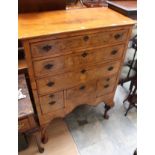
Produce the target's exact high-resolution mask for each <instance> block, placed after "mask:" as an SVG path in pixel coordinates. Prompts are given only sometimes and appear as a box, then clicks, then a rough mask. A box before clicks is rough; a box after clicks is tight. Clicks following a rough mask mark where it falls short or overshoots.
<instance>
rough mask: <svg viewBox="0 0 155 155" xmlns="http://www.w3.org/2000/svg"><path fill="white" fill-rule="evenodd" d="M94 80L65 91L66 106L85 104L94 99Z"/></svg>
mask: <svg viewBox="0 0 155 155" xmlns="http://www.w3.org/2000/svg"><path fill="white" fill-rule="evenodd" d="M95 93H96V80H95V81H90V82H87V83H82V84H80V85H78V86H76V87H74V88H71V89H68V90H67V91H66V103H67V104H87V103H90V102H92V101H94V99H95V97H96V96H95Z"/></svg>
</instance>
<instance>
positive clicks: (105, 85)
mask: <svg viewBox="0 0 155 155" xmlns="http://www.w3.org/2000/svg"><path fill="white" fill-rule="evenodd" d="M116 78H117V76H116V75H114V76H109V77H106V78H102V79H100V80H98V81H97V90H96V97H100V96H103V95H106V94H107V93H111V92H112V91H113V90H114V88H115V83H116Z"/></svg>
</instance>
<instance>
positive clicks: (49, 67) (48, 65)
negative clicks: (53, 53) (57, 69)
mask: <svg viewBox="0 0 155 155" xmlns="http://www.w3.org/2000/svg"><path fill="white" fill-rule="evenodd" d="M53 66H54V65H53V64H47V65H45V66H44V68H45V69H51V68H52V67H53Z"/></svg>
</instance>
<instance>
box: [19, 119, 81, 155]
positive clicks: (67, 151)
mask: <svg viewBox="0 0 155 155" xmlns="http://www.w3.org/2000/svg"><path fill="white" fill-rule="evenodd" d="M48 136H49V141H48V143H47V144H45V145H43V144H42V146H43V147H44V149H45V151H44V153H42V154H41V153H39V152H38V150H37V146H36V144H35V140H34V139H33V137H29V141H30V144H29V148H28V149H26V150H24V151H21V152H20V153H19V155H79V153H78V150H77V147H76V144H75V143H74V140H73V138H72V136H71V134H70V132H69V130H68V128H67V125H66V123H65V122H64V121H63V120H62V119H56V120H54V121H53V122H52V124H51V125H50V127H49V128H48Z"/></svg>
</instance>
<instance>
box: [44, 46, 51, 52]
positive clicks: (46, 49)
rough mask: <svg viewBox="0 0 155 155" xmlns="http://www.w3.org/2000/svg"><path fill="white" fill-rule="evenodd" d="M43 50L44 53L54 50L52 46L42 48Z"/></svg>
mask: <svg viewBox="0 0 155 155" xmlns="http://www.w3.org/2000/svg"><path fill="white" fill-rule="evenodd" d="M42 49H43V50H44V51H46V52H48V51H49V50H51V49H52V46H51V45H45V46H43V47H42Z"/></svg>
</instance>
